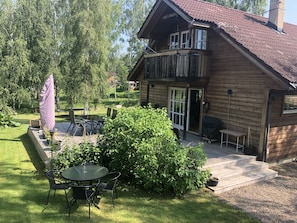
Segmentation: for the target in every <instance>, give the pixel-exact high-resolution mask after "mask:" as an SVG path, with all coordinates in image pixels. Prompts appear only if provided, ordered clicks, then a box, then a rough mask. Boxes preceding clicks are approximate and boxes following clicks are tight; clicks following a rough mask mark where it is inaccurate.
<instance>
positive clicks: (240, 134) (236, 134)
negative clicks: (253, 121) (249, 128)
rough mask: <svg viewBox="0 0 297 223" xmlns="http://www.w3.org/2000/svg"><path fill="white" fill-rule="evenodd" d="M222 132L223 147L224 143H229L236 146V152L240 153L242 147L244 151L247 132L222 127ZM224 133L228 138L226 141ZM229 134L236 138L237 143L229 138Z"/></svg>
mask: <svg viewBox="0 0 297 223" xmlns="http://www.w3.org/2000/svg"><path fill="white" fill-rule="evenodd" d="M220 132H221V148H222V147H223V144H224V143H225V144H226V146H228V144H233V145H235V146H236V153H238V149H239V148H241V149H242V152H244V143H245V136H246V134H245V133H244V132H239V131H234V130H229V129H222V130H220ZM224 134H225V135H226V140H225V141H224ZM229 135H230V136H234V137H235V138H236V143H234V142H231V141H230V140H229ZM240 138H242V144H240V143H239V141H240Z"/></svg>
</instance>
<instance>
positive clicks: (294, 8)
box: [285, 0, 297, 25]
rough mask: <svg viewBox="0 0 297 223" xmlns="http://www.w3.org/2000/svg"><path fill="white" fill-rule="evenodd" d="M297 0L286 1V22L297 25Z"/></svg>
mask: <svg viewBox="0 0 297 223" xmlns="http://www.w3.org/2000/svg"><path fill="white" fill-rule="evenodd" d="M296 12H297V1H296V0H286V1H285V22H288V23H292V24H295V25H297V13H296Z"/></svg>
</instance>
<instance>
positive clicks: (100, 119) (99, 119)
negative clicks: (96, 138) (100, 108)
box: [92, 107, 112, 132]
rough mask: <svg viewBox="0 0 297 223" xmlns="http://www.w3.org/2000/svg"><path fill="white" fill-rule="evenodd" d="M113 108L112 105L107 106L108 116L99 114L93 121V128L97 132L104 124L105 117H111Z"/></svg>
mask: <svg viewBox="0 0 297 223" xmlns="http://www.w3.org/2000/svg"><path fill="white" fill-rule="evenodd" d="M111 113H112V109H111V108H110V107H108V108H107V110H106V116H105V117H103V116H98V117H97V119H93V122H92V126H93V127H92V129H93V131H94V132H95V130H100V129H101V128H103V126H104V122H105V120H104V119H105V118H109V117H111Z"/></svg>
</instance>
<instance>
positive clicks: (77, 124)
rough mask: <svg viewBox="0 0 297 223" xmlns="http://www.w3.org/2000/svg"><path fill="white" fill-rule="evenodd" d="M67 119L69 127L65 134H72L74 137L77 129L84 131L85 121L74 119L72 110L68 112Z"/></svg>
mask: <svg viewBox="0 0 297 223" xmlns="http://www.w3.org/2000/svg"><path fill="white" fill-rule="evenodd" d="M69 119H70V125H69V127H68V129H67V133H70V134H71V133H72V136H74V135H75V134H76V132H77V130H78V129H79V128H81V129H82V130H83V131H85V124H86V123H85V120H82V119H76V118H75V114H74V111H73V110H69Z"/></svg>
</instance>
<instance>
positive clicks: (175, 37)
mask: <svg viewBox="0 0 297 223" xmlns="http://www.w3.org/2000/svg"><path fill="white" fill-rule="evenodd" d="M178 43H179V33H172V34H170V44H169V48H170V49H178V47H179V45H178Z"/></svg>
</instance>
